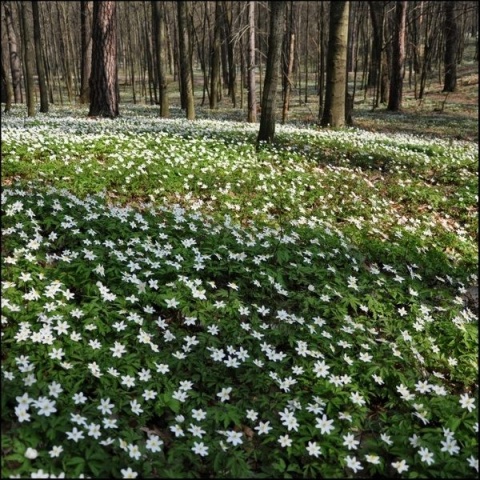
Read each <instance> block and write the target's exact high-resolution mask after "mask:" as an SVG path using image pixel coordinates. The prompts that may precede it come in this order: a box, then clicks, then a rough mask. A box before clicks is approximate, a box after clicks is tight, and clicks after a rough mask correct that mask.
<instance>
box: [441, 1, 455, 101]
mask: <svg viewBox="0 0 480 480" xmlns="http://www.w3.org/2000/svg"><path fill="white" fill-rule="evenodd" d="M443 8H444V12H445V56H444V65H445V78H444V82H443V91H444V92H454V91H455V89H456V87H457V46H458V27H457V21H456V19H455V2H454V1H448V2H444V4H443Z"/></svg>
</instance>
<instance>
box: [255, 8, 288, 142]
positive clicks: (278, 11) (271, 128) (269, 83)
mask: <svg viewBox="0 0 480 480" xmlns="http://www.w3.org/2000/svg"><path fill="white" fill-rule="evenodd" d="M269 4H270V7H271V13H270V33H269V36H268V54H267V68H266V71H265V83H264V86H263V96H262V112H261V116H260V130H259V132H258V137H257V145H258V144H259V143H260V142H267V143H272V142H273V138H274V135H275V116H276V108H277V84H278V76H279V73H280V64H281V56H282V37H283V32H284V25H285V10H286V7H287V2H285V1H282V2H278V1H271V2H269Z"/></svg>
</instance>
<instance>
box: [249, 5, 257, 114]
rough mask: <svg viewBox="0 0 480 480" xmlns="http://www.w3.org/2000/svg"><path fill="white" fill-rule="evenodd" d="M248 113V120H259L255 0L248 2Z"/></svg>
mask: <svg viewBox="0 0 480 480" xmlns="http://www.w3.org/2000/svg"><path fill="white" fill-rule="evenodd" d="M247 102H248V115H247V121H248V122H250V123H255V122H256V121H257V100H256V88H255V2H254V1H253V0H250V1H249V2H248V100H247Z"/></svg>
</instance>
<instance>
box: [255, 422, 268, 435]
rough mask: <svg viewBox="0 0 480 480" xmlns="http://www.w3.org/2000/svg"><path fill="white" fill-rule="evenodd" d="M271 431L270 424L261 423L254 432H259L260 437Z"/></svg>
mask: <svg viewBox="0 0 480 480" xmlns="http://www.w3.org/2000/svg"><path fill="white" fill-rule="evenodd" d="M271 429H272V427H271V426H270V422H260V424H259V425H258V426H256V427H255V428H254V430H257V431H258V434H259V435H262V434H264V433H268V432H269V431H270V430H271Z"/></svg>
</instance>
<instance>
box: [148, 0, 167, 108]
mask: <svg viewBox="0 0 480 480" xmlns="http://www.w3.org/2000/svg"><path fill="white" fill-rule="evenodd" d="M152 13H153V34H154V40H155V55H156V60H157V62H156V63H157V76H158V85H159V98H158V102H159V104H160V116H161V117H163V118H168V117H169V116H170V109H169V100H168V93H167V87H168V82H167V74H166V68H167V51H166V47H167V41H166V31H165V5H164V4H163V2H159V1H152Z"/></svg>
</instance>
